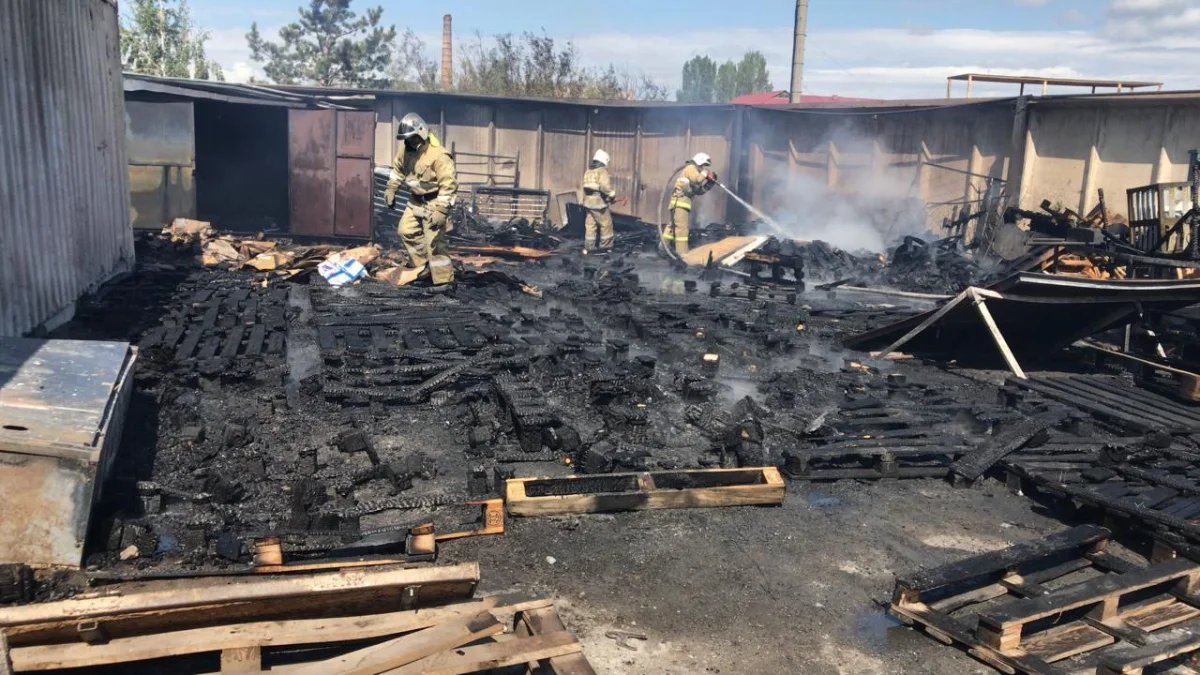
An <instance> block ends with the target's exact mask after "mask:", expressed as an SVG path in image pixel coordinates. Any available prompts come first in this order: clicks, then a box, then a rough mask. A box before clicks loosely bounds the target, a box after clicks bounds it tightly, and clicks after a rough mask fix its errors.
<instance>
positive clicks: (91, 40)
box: [0, 0, 133, 335]
mask: <svg viewBox="0 0 1200 675" xmlns="http://www.w3.org/2000/svg"><path fill="white" fill-rule="evenodd" d="M123 99H124V95H123V92H122V85H121V64H120V55H119V53H118V32H117V9H116V6H115V4H114V3H113V2H111V0H4V2H0V335H20V334H23V333H26V332H28V331H30V330H32V329H33V328H35V327H37V326H39V325H40V324H42V323H43V322H45V321H47V320H48V319H50V318H51V317H53V316H55V315H56V314H58V313H60V312H61V311H62V310H64V309H66V308H68V307H70V306H71V305H72V303H73V302H74V301H75V300H76V298H78V297H79V295H80V294H81V293H83V292H85V291H87V290H88V289H90V288H93V287H95V286H97V285H98V284H100V283H101V282H103V281H105V280H107V279H109V278H111V277H112V276H113V275H115V274H117V273H119V272H122V271H126V270H129V269H131V268H132V266H133V233H132V229H131V228H130V226H129V221H130V213H129V176H128V167H127V164H126V160H125V114H124V104H123Z"/></svg>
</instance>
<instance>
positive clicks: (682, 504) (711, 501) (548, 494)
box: [505, 467, 787, 516]
mask: <svg viewBox="0 0 1200 675" xmlns="http://www.w3.org/2000/svg"><path fill="white" fill-rule="evenodd" d="M614 488H615V489H614ZM786 489H787V486H786V485H785V484H784V482H783V477H782V476H780V474H779V470H778V469H776V468H775V467H762V468H756V469H706V470H698V471H660V472H649V473H610V474H598V475H593V476H570V477H566V478H514V479H511V480H508V481H507V483H506V490H505V492H506V496H505V503H506V504H507V505H508V511H509V513H510V514H512V515H515V516H548V515H557V514H563V513H600V512H604V511H640V510H646V509H683V508H706V507H717V506H749V505H762V504H780V503H782V502H783V498H784V493H785V491H786Z"/></svg>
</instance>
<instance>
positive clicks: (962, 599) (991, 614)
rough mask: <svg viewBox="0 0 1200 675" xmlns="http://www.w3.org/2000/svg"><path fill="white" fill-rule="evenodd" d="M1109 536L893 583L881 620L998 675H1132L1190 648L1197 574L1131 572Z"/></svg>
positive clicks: (1062, 536)
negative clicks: (1109, 547)
mask: <svg viewBox="0 0 1200 675" xmlns="http://www.w3.org/2000/svg"><path fill="white" fill-rule="evenodd" d="M1109 536H1110V532H1109V531H1108V530H1105V529H1104V528H1100V527H1096V526H1091V525H1084V526H1080V527H1076V528H1073V529H1071V530H1067V531H1065V532H1060V533H1057V534H1054V535H1050V536H1048V537H1044V538H1042V539H1038V540H1033V541H1029V542H1023V543H1020V544H1017V545H1014V546H1011V547H1009V548H1007V549H1004V550H1002V551H997V552H995V553H987V554H984V555H980V556H975V557H973V558H969V559H966V560H962V561H959V562H956V563H952V564H950V565H945V566H943V567H939V568H935V569H932V570H928V571H923V572H919V573H917V574H913V575H909V576H906V577H899V578H897V580H896V589H895V592H894V594H893V597H892V603H891V605H890V607H889V611H890V612H891V613H892V614H893V615H894V616H896V617H897V618H899V619H900V620H902V621H904V622H906V623H909V624H910V625H911V624H916V625H919V626H920V627H921V628H922V629H923V630H924V631H925V632H926V633H928V634H929V635H931V636H932V637H934V638H936V639H938V640H939V641H941V642H944V643H946V644H957V645H959V646H961V647H964V648H966V649H967V650H968V652H969V653H970V654H971V655H972V656H974V657H976V658H977V659H979V660H981V661H983V662H984V663H987V664H989V665H991V666H993V667H995V668H998V669H999V670H1002V671H1004V672H1006V673H1025V674H1027V675H1049V674H1052V673H1054V674H1058V673H1076V672H1078V673H1105V674H1108V673H1141V672H1143V671H1142V670H1141V669H1142V668H1145V667H1147V666H1149V665H1151V664H1156V663H1162V662H1168V661H1171V660H1173V659H1176V658H1178V657H1180V656H1181V655H1185V654H1188V653H1191V652H1194V651H1196V650H1198V649H1200V639H1197V638H1200V609H1197V607H1196V606H1195V605H1196V604H1197V602H1198V601H1197V598H1196V597H1195V593H1196V591H1197V590H1200V566H1197V565H1196V564H1195V563H1193V562H1191V561H1190V560H1184V559H1175V560H1168V561H1165V562H1162V563H1159V564H1155V565H1151V566H1149V567H1139V566H1137V565H1134V564H1132V563H1130V562H1128V561H1125V560H1123V559H1121V558H1117V557H1115V556H1112V555H1110V554H1108V553H1106V552H1105V551H1104V547H1105V545H1106V543H1107V541H1108V539H1109ZM1165 629H1170V630H1165Z"/></svg>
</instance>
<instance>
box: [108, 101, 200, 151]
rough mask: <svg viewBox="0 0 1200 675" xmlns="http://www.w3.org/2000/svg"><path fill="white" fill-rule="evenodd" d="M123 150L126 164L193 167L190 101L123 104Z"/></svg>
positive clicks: (194, 132)
mask: <svg viewBox="0 0 1200 675" xmlns="http://www.w3.org/2000/svg"><path fill="white" fill-rule="evenodd" d="M125 149H126V151H127V152H128V154H129V163H130V164H142V165H145V164H153V165H158V166H167V165H169V166H193V165H194V164H195V162H196V125H195V120H194V118H193V115H192V104H191V102H190V101H185V102H181V103H168V102H158V101H155V102H148V101H126V102H125Z"/></svg>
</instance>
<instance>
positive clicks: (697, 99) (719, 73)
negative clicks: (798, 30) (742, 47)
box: [675, 50, 772, 103]
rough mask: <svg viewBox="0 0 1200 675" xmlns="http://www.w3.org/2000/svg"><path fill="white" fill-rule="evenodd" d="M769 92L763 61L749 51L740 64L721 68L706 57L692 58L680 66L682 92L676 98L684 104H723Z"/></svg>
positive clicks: (722, 65) (736, 63)
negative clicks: (741, 97) (681, 69)
mask: <svg viewBox="0 0 1200 675" xmlns="http://www.w3.org/2000/svg"><path fill="white" fill-rule="evenodd" d="M771 88H772V87H771V76H770V73H768V72H767V59H766V57H765V56H763V55H762V52H759V51H754V50H751V51H748V52H746V53H745V55H743V56H742V60H741V61H737V62H735V61H732V60H730V61H726V62H725V63H722V64H721V65H720V66H718V65H717V62H716V61H713V60H712V59H710V58H708V57H707V56H695V57H692V60H690V61H688V62H687V63H685V64H683V88H682V89H680V90H679V92H678V93H677V94H676V95H675V98H676V99H678V100H679V101H681V102H683V103H725V102H727V101H732V100H733V99H735V98H737V97H738V96H744V95H746V94H757V93H759V92H762V91H771Z"/></svg>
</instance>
